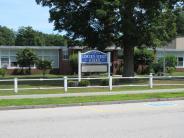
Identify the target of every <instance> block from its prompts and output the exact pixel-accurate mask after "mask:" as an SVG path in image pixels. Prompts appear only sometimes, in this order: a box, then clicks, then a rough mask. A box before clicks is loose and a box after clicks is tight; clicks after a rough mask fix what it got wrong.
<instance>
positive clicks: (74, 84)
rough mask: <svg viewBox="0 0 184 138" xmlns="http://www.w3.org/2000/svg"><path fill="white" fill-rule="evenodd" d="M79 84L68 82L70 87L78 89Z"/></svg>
mask: <svg viewBox="0 0 184 138" xmlns="http://www.w3.org/2000/svg"><path fill="white" fill-rule="evenodd" d="M77 85H78V82H77V81H68V86H69V87H77Z"/></svg>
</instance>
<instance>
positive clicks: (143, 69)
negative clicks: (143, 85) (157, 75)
mask: <svg viewBox="0 0 184 138" xmlns="http://www.w3.org/2000/svg"><path fill="white" fill-rule="evenodd" d="M153 60H154V56H153V52H152V51H149V50H147V49H136V50H135V53H134V64H135V66H134V68H135V71H136V72H138V73H149V71H150V70H149V69H150V66H151V64H152V63H153Z"/></svg>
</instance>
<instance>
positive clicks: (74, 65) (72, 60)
mask: <svg viewBox="0 0 184 138" xmlns="http://www.w3.org/2000/svg"><path fill="white" fill-rule="evenodd" d="M69 61H70V64H71V66H72V69H73V72H74V73H77V71H78V55H77V54H72V55H70V57H69Z"/></svg>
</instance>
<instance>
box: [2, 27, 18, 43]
mask: <svg viewBox="0 0 184 138" xmlns="http://www.w3.org/2000/svg"><path fill="white" fill-rule="evenodd" d="M0 45H8V46H11V45H15V33H14V31H13V30H11V29H9V28H7V27H3V26H0Z"/></svg>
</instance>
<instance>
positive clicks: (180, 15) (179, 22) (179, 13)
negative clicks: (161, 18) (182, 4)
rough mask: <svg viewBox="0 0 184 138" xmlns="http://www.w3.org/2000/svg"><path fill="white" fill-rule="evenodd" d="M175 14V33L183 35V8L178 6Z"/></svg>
mask: <svg viewBox="0 0 184 138" xmlns="http://www.w3.org/2000/svg"><path fill="white" fill-rule="evenodd" d="M175 14H176V28H177V35H179V36H184V9H181V8H178V9H177V10H176V12H175Z"/></svg>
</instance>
